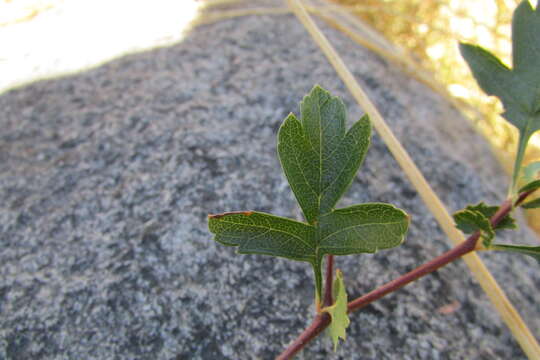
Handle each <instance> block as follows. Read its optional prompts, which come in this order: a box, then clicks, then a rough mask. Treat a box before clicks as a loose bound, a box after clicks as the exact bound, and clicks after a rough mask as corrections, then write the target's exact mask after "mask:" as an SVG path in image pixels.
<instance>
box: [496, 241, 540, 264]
mask: <svg viewBox="0 0 540 360" xmlns="http://www.w3.org/2000/svg"><path fill="white" fill-rule="evenodd" d="M490 250H501V251H507V252H514V253H519V254H524V255H529V256H532V257H533V258H534V259H535V260H536V261H538V263H539V264H540V246H525V245H504V244H493V245H491V247H490Z"/></svg>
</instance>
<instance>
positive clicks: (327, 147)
mask: <svg viewBox="0 0 540 360" xmlns="http://www.w3.org/2000/svg"><path fill="white" fill-rule="evenodd" d="M301 114H302V117H301V120H297V119H296V117H295V116H294V115H293V114H291V115H289V116H288V117H287V118H286V119H285V121H284V123H283V125H282V126H281V128H280V130H279V134H278V139H279V143H278V153H279V157H280V160H281V165H282V167H283V171H284V172H285V175H286V177H287V180H288V181H289V184H290V185H291V188H292V190H293V192H294V195H295V196H296V199H297V200H298V203H299V204H300V207H301V208H302V211H303V213H304V215H305V218H306V220H307V222H308V223H302V222H298V221H295V220H291V219H286V218H282V217H277V216H274V215H270V214H264V213H260V212H252V211H245V212H230V213H224V214H219V215H210V216H209V220H208V226H209V229H210V231H211V232H212V233H214V234H215V238H214V239H215V240H216V241H218V242H220V243H221V244H224V245H228V246H238V252H239V253H242V254H261V255H273V256H280V257H285V258H288V259H293V260H298V261H305V262H308V263H310V264H311V265H312V266H313V270H314V273H315V284H316V289H317V292H316V296H317V301H319V300H320V299H321V293H322V269H321V263H322V258H323V256H324V255H325V254H331V255H348V254H357V253H373V252H376V251H377V250H379V249H387V248H390V247H394V246H397V245H399V244H400V243H401V242H402V241H403V239H404V237H405V233H406V232H407V228H408V225H409V219H408V216H407V214H406V213H405V212H404V211H402V210H400V209H398V208H396V207H394V206H393V205H390V204H382V203H368V204H361V205H354V206H351V207H348V208H344V209H337V210H336V209H334V206H335V204H336V203H337V201H338V200H339V198H340V197H341V196H342V195H343V193H344V192H345V191H346V190H347V188H348V187H349V185H350V184H351V182H352V180H353V178H354V176H355V174H356V172H357V170H358V168H359V166H360V164H361V163H362V161H363V159H364V157H365V154H366V151H367V148H368V146H369V141H370V135H371V126H370V123H369V119H368V117H367V116H364V117H363V118H362V119H360V120H359V121H358V122H356V123H355V124H354V125H353V126H352V127H351V129H350V130H349V131H347V132H346V129H345V105H343V103H342V102H341V100H339V99H338V98H337V97H332V96H331V95H330V94H329V93H328V92H327V91H326V90H323V89H322V88H321V87H319V86H315V87H314V88H313V90H312V91H311V92H310V94H309V95H307V96H306V97H305V98H304V100H303V101H302V104H301Z"/></svg>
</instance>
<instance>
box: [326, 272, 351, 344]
mask: <svg viewBox="0 0 540 360" xmlns="http://www.w3.org/2000/svg"><path fill="white" fill-rule="evenodd" d="M332 294H333V298H334V299H335V302H334V304H333V305H332V306H328V307H325V308H324V309H322V310H321V311H324V312H327V313H328V314H329V315H330V317H331V318H332V321H331V322H330V325H329V327H328V333H329V335H330V338H332V342H333V343H334V351H336V350H337V346H338V344H339V338H341V339H343V341H345V339H346V337H347V327H349V324H350V320H349V316H347V291H346V289H345V282H344V281H343V274H342V273H341V271H340V270H339V269H337V270H336V277H335V279H334V283H333V286H332Z"/></svg>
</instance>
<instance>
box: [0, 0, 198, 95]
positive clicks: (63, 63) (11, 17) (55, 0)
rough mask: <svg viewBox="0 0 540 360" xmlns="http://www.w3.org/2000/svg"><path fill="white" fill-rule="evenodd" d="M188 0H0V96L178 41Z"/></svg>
mask: <svg viewBox="0 0 540 360" xmlns="http://www.w3.org/2000/svg"><path fill="white" fill-rule="evenodd" d="M198 4H199V3H197V2H195V1H193V0H137V1H135V0H0V74H1V76H0V93H2V92H3V91H5V90H6V89H8V88H10V87H12V86H14V85H18V84H23V83H26V82H29V81H32V80H36V79H41V78H44V77H53V76H58V75H61V74H66V73H72V72H76V71H80V70H82V69H87V68H89V67H94V66H97V65H99V64H102V63H103V62H106V61H108V60H111V59H113V58H116V57H119V56H121V55H125V54H127V53H131V52H135V51H142V50H146V49H150V48H153V47H156V46H164V45H168V44H172V43H175V42H178V41H179V40H181V39H182V36H183V34H184V32H185V29H186V27H187V26H188V24H189V22H190V21H191V20H192V19H193V18H194V17H195V16H196V15H197V9H198V7H199V5H198Z"/></svg>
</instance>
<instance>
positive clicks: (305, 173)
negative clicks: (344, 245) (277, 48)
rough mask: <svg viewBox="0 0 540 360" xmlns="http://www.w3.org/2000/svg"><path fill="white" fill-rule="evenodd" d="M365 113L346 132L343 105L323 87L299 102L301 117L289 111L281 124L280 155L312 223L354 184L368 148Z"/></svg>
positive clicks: (284, 169) (368, 125)
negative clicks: (299, 118)
mask: <svg viewBox="0 0 540 360" xmlns="http://www.w3.org/2000/svg"><path fill="white" fill-rule="evenodd" d="M370 134H371V125H370V123H369V119H368V118H367V116H364V117H363V118H362V119H360V120H359V121H358V122H356V123H355V124H354V125H353V126H352V127H351V128H350V130H349V131H347V132H345V105H344V104H343V102H342V101H341V100H340V99H339V98H337V97H332V96H331V95H330V94H329V93H328V92H327V91H326V90H324V89H322V88H321V87H320V86H315V87H314V88H313V90H311V92H310V93H309V95H307V96H306V97H305V98H304V100H303V101H302V103H301V120H298V119H297V118H296V117H295V116H294V115H293V114H290V115H289V116H288V117H287V118H286V119H285V121H284V123H283V125H282V126H281V128H280V129H279V134H278V154H279V159H280V161H281V166H282V167H283V171H284V172H285V176H286V177H287V180H288V181H289V184H290V186H291V188H292V190H293V193H294V195H295V197H296V199H297V200H298V203H299V204H300V207H301V208H302V212H303V213H304V216H305V218H306V220H307V222H308V223H310V224H313V223H314V222H315V221H317V219H318V217H319V216H320V215H322V214H326V213H328V212H330V211H332V209H333V207H334V205H335V204H336V203H337V201H338V200H339V199H340V198H341V196H342V195H343V193H344V192H345V190H347V188H348V187H349V186H350V184H351V182H352V180H353V178H354V175H355V174H356V172H357V171H358V168H359V167H360V164H361V163H362V161H363V160H364V157H365V155H366V152H367V149H368V147H369V142H370Z"/></svg>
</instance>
